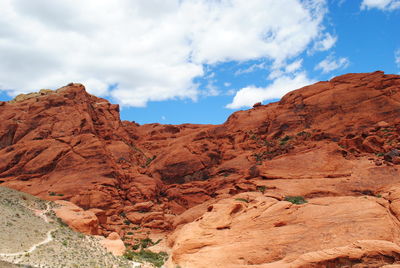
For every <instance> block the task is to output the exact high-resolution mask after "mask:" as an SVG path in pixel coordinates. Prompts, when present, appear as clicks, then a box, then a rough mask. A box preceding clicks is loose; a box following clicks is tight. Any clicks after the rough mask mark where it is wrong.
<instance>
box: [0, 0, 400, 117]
mask: <svg viewBox="0 0 400 268" xmlns="http://www.w3.org/2000/svg"><path fill="white" fill-rule="evenodd" d="M78 2H79V1H77V0H60V1H51V0H37V1H24V0H0V7H1V8H0V100H8V99H10V98H11V97H12V96H15V95H16V94H19V93H22V92H31V91H37V90H39V89H41V88H51V89H56V88H59V87H61V86H63V85H65V84H67V83H69V82H77V83H83V84H84V85H85V86H86V88H87V90H88V91H89V92H91V93H93V94H95V95H97V96H101V97H104V98H107V99H108V100H110V101H111V102H113V103H119V104H120V105H121V117H122V119H124V120H130V121H136V122H138V123H140V124H144V123H153V122H159V123H164V124H180V123H203V124H219V123H223V122H224V121H225V120H226V118H227V117H228V116H229V115H230V114H231V113H232V112H234V111H236V110H239V109H247V108H249V107H251V106H252V104H254V103H256V102H258V101H262V102H263V103H264V104H266V103H269V102H271V101H277V100H279V98H280V97H282V96H283V95H284V94H285V93H287V92H289V91H291V90H293V89H296V88H299V87H301V86H304V85H308V84H310V83H313V82H316V81H320V80H329V79H330V78H332V77H333V76H336V75H340V74H344V73H349V72H371V71H375V70H383V71H385V73H395V74H398V73H400V30H399V29H400V1H399V0H360V1H358V0H331V1H324V0H279V1H277V0H251V1H248V0H246V1H245V0H186V1H179V0H149V1H139V0H137V1H128V0H115V1H112V2H110V1H107V0H88V1H85V2H84V4H78ZM79 3H82V2H79ZM87 10H91V12H87Z"/></svg>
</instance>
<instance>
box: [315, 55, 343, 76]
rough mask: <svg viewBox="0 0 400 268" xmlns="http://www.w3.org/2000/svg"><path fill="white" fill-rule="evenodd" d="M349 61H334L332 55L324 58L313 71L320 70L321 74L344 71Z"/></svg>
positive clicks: (340, 59)
mask: <svg viewBox="0 0 400 268" xmlns="http://www.w3.org/2000/svg"><path fill="white" fill-rule="evenodd" d="M349 63H350V61H349V60H348V59H347V58H338V59H335V58H334V57H333V56H332V55H329V56H328V57H326V58H325V59H324V60H323V61H321V62H320V63H318V64H317V66H315V70H321V71H322V72H323V73H329V72H332V71H334V70H338V69H344V68H346V67H347V66H349Z"/></svg>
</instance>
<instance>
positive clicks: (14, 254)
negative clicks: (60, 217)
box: [0, 203, 57, 257]
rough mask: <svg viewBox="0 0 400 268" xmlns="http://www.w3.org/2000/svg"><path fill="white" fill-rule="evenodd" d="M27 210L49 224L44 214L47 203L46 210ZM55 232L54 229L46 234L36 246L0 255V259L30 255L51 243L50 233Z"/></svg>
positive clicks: (48, 208) (47, 207)
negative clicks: (38, 248)
mask: <svg viewBox="0 0 400 268" xmlns="http://www.w3.org/2000/svg"><path fill="white" fill-rule="evenodd" d="M27 208H28V207H27ZM28 209H30V210H33V211H34V212H35V214H36V215H37V216H38V217H40V218H42V219H43V220H44V221H45V222H46V223H49V219H48V217H47V215H46V213H47V212H48V211H49V210H50V205H49V203H46V209H45V210H36V209H32V208H28ZM56 230H57V229H56V228H54V229H51V230H49V231H48V232H47V234H46V238H45V239H43V240H42V241H40V242H38V243H36V244H33V245H32V246H31V247H30V248H29V249H28V250H24V251H19V252H14V253H0V257H15V256H19V255H24V254H27V253H31V252H33V251H34V250H36V248H37V247H39V246H41V245H44V244H47V243H49V242H51V241H53V237H52V235H51V233H52V232H54V231H56Z"/></svg>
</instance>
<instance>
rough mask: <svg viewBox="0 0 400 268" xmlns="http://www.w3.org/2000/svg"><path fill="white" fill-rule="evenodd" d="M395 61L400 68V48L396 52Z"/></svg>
mask: <svg viewBox="0 0 400 268" xmlns="http://www.w3.org/2000/svg"><path fill="white" fill-rule="evenodd" d="M394 61H395V62H396V64H397V66H398V67H399V68H400V48H399V49H397V50H396V51H395V52H394Z"/></svg>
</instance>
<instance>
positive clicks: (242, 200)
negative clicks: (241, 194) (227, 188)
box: [235, 198, 249, 203]
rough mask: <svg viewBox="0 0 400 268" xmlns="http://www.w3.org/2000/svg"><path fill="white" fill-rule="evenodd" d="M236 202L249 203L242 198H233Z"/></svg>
mask: <svg viewBox="0 0 400 268" xmlns="http://www.w3.org/2000/svg"><path fill="white" fill-rule="evenodd" d="M235 200H236V201H241V202H245V203H249V200H247V199H244V198H235Z"/></svg>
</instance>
